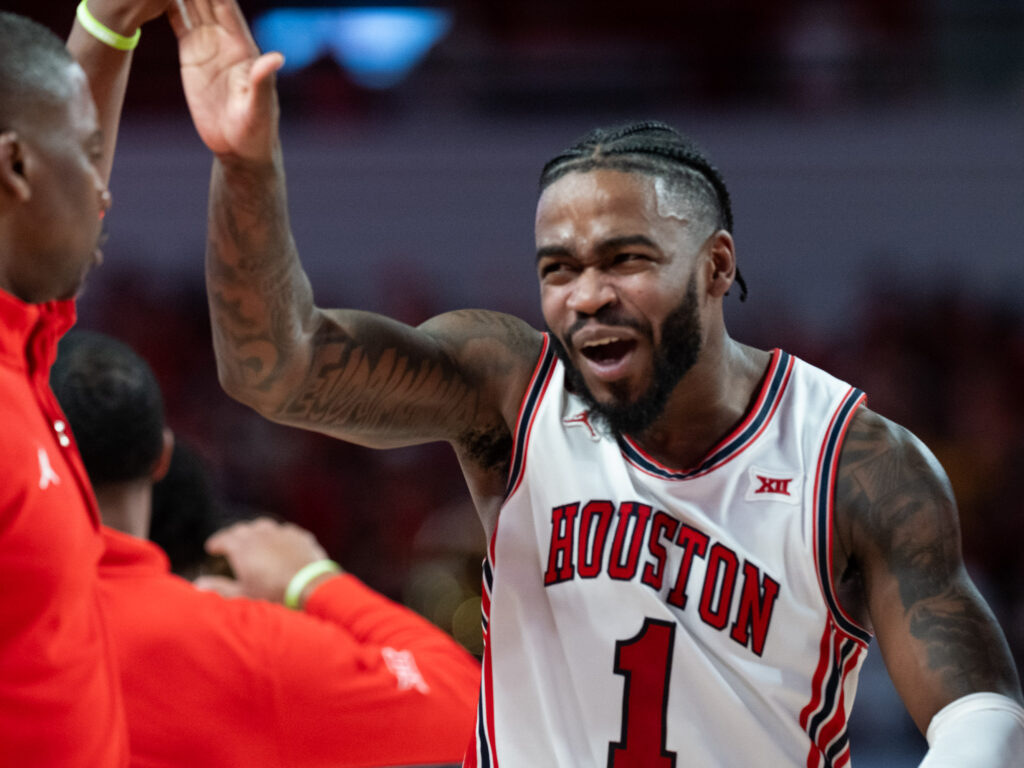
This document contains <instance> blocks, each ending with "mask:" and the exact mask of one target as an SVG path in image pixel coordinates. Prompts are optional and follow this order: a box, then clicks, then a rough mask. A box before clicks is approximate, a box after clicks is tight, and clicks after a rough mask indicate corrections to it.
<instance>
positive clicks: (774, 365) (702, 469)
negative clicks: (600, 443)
mask: <svg viewBox="0 0 1024 768" xmlns="http://www.w3.org/2000/svg"><path fill="white" fill-rule="evenodd" d="M792 371H793V356H792V355H790V354H789V353H788V352H783V351H782V350H781V349H776V350H774V351H773V352H772V360H771V364H770V365H769V367H768V373H767V374H766V375H765V379H764V383H763V385H762V387H761V392H760V393H759V394H758V397H757V400H756V401H755V403H754V407H753V408H751V410H750V412H749V413H748V414H747V417H746V418H745V419H744V420H743V423H741V424H740V425H739V426H738V427H736V429H735V430H733V431H732V433H731V434H730V435H728V436H727V437H726V438H725V439H724V440H722V442H720V443H719V444H718V445H716V446H715V447H714V448H712V449H711V452H710V453H709V454H708V456H707V458H705V459H704V461H702V462H701V463H700V464H698V465H697V466H696V467H694V468H693V469H690V470H686V471H680V470H675V469H670V468H668V467H665V466H663V465H661V464H659V463H658V462H657V461H655V460H654V459H652V458H651V457H650V456H648V455H647V454H646V453H644V452H643V451H642V450H641V449H640V447H639V446H638V445H637V444H636V443H634V442H633V440H632V439H630V438H629V437H628V436H626V435H623V436H622V437H620V439H619V447H620V448H621V449H622V453H623V455H624V456H625V457H626V458H627V459H628V460H629V461H630V462H631V463H632V464H634V465H636V466H637V467H638V468H639V469H642V470H643V471H644V472H647V473H648V474H651V475H655V476H657V477H661V478H664V479H666V480H691V479H693V478H695V477H700V476H701V475H706V474H707V473H708V472H711V471H712V470H714V469H717V468H718V467H720V466H722V465H723V464H726V463H727V462H729V461H731V460H732V459H734V458H736V456H738V455H739V454H740V453H742V452H743V450H744V449H745V448H746V447H747V446H749V445H750V444H751V443H753V442H754V440H756V439H757V437H758V436H759V435H760V434H761V433H762V432H763V431H764V429H765V427H767V426H768V423H769V422H770V421H771V417H772V415H773V414H774V413H775V411H776V409H777V408H778V406H779V402H780V401H781V399H782V393H783V392H784V391H785V389H786V384H787V383H788V382H789V377H790V374H791V373H792Z"/></svg>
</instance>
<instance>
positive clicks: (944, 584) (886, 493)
mask: <svg viewBox="0 0 1024 768" xmlns="http://www.w3.org/2000/svg"><path fill="white" fill-rule="evenodd" d="M836 532H837V534H838V535H837V537H836V541H835V542H834V546H833V557H834V560H833V579H834V580H836V581H837V582H838V583H837V587H838V589H839V591H840V594H841V595H843V597H842V598H841V599H842V601H843V604H844V607H845V608H846V609H847V610H848V611H849V612H850V613H851V615H852V616H853V617H854V618H856V619H858V620H859V621H860V622H861V623H862V624H864V625H865V626H868V627H872V626H873V628H874V631H875V633H876V636H877V638H878V644H879V647H880V649H881V652H882V656H883V658H884V659H885V663H886V667H887V668H888V670H889V674H890V676H891V677H892V680H893V683H894V685H895V686H896V690H897V691H898V692H899V694H900V696H901V697H902V699H903V701H904V703H905V704H906V706H907V709H908V711H909V712H910V715H911V716H912V717H913V719H914V722H915V723H917V726H918V728H920V729H921V731H922V732H924V731H925V730H926V729H927V727H928V724H929V722H930V721H931V719H932V717H933V716H934V715H935V713H936V712H938V711H939V710H940V709H941V708H942V707H944V706H945V705H947V704H949V703H950V702H952V701H954V700H955V699H958V698H960V697H963V696H966V695H968V694H971V693H978V692H984V691H989V692H995V693H999V694H1002V695H1005V696H1008V697H1010V698H1012V699H1014V700H1016V701H1018V702H1019V701H1021V690H1020V683H1019V681H1018V678H1017V673H1016V671H1015V669H1014V664H1013V660H1012V658H1011V655H1010V651H1009V648H1008V646H1007V643H1006V640H1005V638H1004V637H1003V634H1002V632H1001V630H1000V628H999V626H998V624H997V623H996V620H995V618H994V617H993V615H992V613H991V611H990V610H989V608H988V606H987V605H986V604H985V601H984V600H983V599H982V597H981V595H980V594H979V593H978V591H977V589H976V588H975V586H974V584H973V583H972V582H971V579H970V577H969V576H968V575H967V572H966V570H965V568H964V564H963V560H962V555H961V548H960V527H959V522H958V519H957V511H956V502H955V500H954V499H953V493H952V489H951V488H950V485H949V481H948V480H947V478H946V475H945V473H944V472H943V470H942V467H941V466H940V465H939V463H938V461H937V460H936V459H935V457H934V456H933V455H932V454H931V452H930V451H929V450H928V449H927V448H926V447H925V446H924V445H923V444H922V443H921V442H920V441H919V440H918V439H917V438H915V437H914V436H913V435H912V434H910V433H909V432H908V431H907V430H905V429H903V428H901V427H899V426H897V425H895V424H893V423H892V422H890V421H888V420H886V419H884V418H882V417H881V416H879V415H877V414H875V413H873V412H872V411H869V410H868V409H866V408H861V409H860V411H859V412H858V413H857V415H856V416H855V417H854V419H853V421H852V423H851V425H850V430H849V433H848V434H847V437H846V441H845V443H844V446H843V451H842V455H841V457H840V465H839V475H838V479H837V486H836Z"/></svg>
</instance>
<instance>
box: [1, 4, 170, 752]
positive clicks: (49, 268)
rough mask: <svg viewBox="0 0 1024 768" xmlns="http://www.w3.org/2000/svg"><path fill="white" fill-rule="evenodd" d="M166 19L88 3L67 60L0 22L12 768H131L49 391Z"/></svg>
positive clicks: (92, 559) (43, 33) (85, 530)
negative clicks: (140, 57) (155, 26)
mask: <svg viewBox="0 0 1024 768" xmlns="http://www.w3.org/2000/svg"><path fill="white" fill-rule="evenodd" d="M166 5H167V0H91V9H90V6H87V5H86V3H85V2H83V3H82V5H81V7H80V9H79V11H78V21H77V22H76V24H75V26H74V29H73V30H72V33H71V37H70V39H69V40H68V45H67V48H65V47H64V44H63V43H62V42H61V41H60V40H59V39H58V38H57V37H56V36H55V35H54V34H53V33H52V32H50V31H49V30H48V29H46V28H45V27H43V26H41V25H39V24H36V23H35V22H32V21H30V20H29V19H26V18H25V17H23V16H18V15H16V14H12V13H6V12H0V766H4V768H6V767H7V766H33V768H40V767H41V768H71V767H73V768H116V767H118V766H124V765H125V764H126V763H127V757H128V752H127V732H126V728H125V722H124V712H123V708H122V704H121V694H120V688H119V684H118V679H117V668H116V664H115V661H114V655H113V652H112V650H111V645H110V641H109V637H108V631H107V628H106V627H105V625H104V621H103V616H102V611H101V606H100V604H99V599H98V596H97V592H96V585H97V579H98V574H97V563H98V561H99V558H100V555H101V553H102V551H103V542H102V539H101V537H100V531H99V525H100V523H99V515H98V512H97V509H96V502H95V500H94V499H93V495H92V491H91V489H90V487H89V481H88V478H87V477H86V473H85V470H84V469H83V467H82V462H81V460H80V458H79V456H78V453H77V451H76V449H75V445H74V442H73V441H72V439H71V438H70V437H69V435H68V429H67V424H66V422H65V419H64V416H63V414H62V413H61V411H60V408H59V407H58V405H57V401H56V400H55V399H54V397H53V394H52V392H51V391H50V389H49V386H48V385H47V377H48V374H49V368H50V364H51V363H52V362H53V357H54V354H55V353H56V345H57V340H58V339H59V338H60V336H61V334H63V333H64V332H65V331H66V330H67V329H68V328H70V327H71V325H72V324H73V323H74V321H75V305H74V296H75V294H76V293H77V292H78V289H79V287H80V285H81V283H82V281H83V280H84V278H85V274H86V272H87V271H88V270H89V269H90V268H91V267H92V266H94V265H95V264H97V263H98V262H99V259H100V254H99V245H98V243H99V240H100V234H101V226H102V225H101V221H102V219H103V217H104V215H105V213H106V212H107V210H108V208H109V207H110V194H109V192H108V191H107V179H108V177H109V174H110V167H111V157H112V152H113V146H114V138H115V135H116V128H117V121H118V118H119V116H120V109H121V102H122V98H123V94H124V86H125V82H126V80H127V73H128V67H129V65H130V59H131V54H130V47H133V46H134V43H135V42H137V41H138V36H137V35H136V34H134V30H137V29H138V27H139V25H140V24H142V23H143V22H145V21H147V20H149V19H151V18H154V17H155V16H157V15H159V14H160V13H162V12H163V10H164V7H165V6H166ZM111 26H112V27H116V28H118V29H123V30H130V31H132V34H131V37H127V36H124V35H121V34H119V33H118V32H116V31H114V29H112V28H111ZM126 41H127V42H126ZM69 51H70V53H69ZM72 54H73V55H74V56H75V57H78V59H79V61H78V62H76V61H75V59H74V58H72Z"/></svg>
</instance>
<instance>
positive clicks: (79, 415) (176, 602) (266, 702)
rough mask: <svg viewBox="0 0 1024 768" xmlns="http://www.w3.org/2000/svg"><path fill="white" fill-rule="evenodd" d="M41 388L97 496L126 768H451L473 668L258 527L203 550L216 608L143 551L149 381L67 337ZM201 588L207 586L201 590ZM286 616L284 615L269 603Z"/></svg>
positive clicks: (270, 526) (163, 561) (111, 343)
mask: <svg viewBox="0 0 1024 768" xmlns="http://www.w3.org/2000/svg"><path fill="white" fill-rule="evenodd" d="M51 381H52V385H53V389H54V392H55V393H56V395H57V397H58V399H59V400H60V402H61V405H62V406H63V408H64V411H65V413H66V414H67V416H68V421H69V423H70V425H71V430H72V432H73V433H74V435H75V439H76V440H77V442H78V444H79V446H80V448H81V451H82V456H83V460H84V462H85V466H86V467H87V469H88V471H89V473H90V476H91V477H92V480H93V483H94V485H95V487H96V493H97V498H98V499H99V503H100V511H101V514H102V516H103V519H104V522H106V523H113V524H115V525H117V526H118V527H119V528H121V529H122V530H121V531H118V530H113V529H111V528H105V529H104V533H103V535H104V540H105V543H106V551H105V553H104V555H103V560H102V562H101V564H100V576H101V579H100V582H101V584H100V601H101V604H102V606H103V608H104V611H105V612H106V614H107V617H108V621H109V624H110V627H111V631H112V636H113V642H114V646H115V649H116V652H117V655H118V659H119V661H120V665H121V668H122V676H123V681H124V699H125V708H126V711H127V718H128V730H129V736H130V743H131V752H132V765H134V766H140V767H141V766H146V767H147V768H157V767H160V768H162V767H164V766H166V768H172V766H186V765H187V766H190V768H214V767H221V766H222V767H223V768H229V767H230V768H234V767H235V766H239V765H258V766H261V768H266V767H272V766H281V767H282V768H284V767H285V766H288V767H290V768H303V767H309V768H313V767H314V766H324V768H326V767H327V766H331V767H332V768H340V767H341V766H395V765H412V764H417V765H422V764H432V765H435V764H438V763H455V762H458V761H460V760H461V758H462V755H463V752H464V750H465V746H466V744H467V743H468V741H469V737H470V734H471V731H472V727H473V718H474V710H475V705H476V698H477V687H478V685H479V666H478V664H477V663H476V661H475V660H474V659H473V658H472V657H471V656H469V654H467V653H466V652H465V651H463V650H462V649H461V648H460V647H459V646H458V645H457V644H456V643H455V642H454V641H453V640H451V639H450V638H449V637H448V636H446V635H445V634H444V633H443V632H441V631H440V630H438V629H437V628H436V627H434V626H432V625H431V624H429V623H428V622H427V621H425V620H424V619H422V618H420V617H419V616H417V615H415V614H414V613H412V612H411V611H409V610H407V609H405V608H403V607H401V606H399V605H396V604H395V603H393V602H391V601H389V600H387V599H386V598H384V597H382V596H381V595H379V594H377V593H375V592H373V591H372V590H370V589H369V588H367V587H366V586H365V585H363V584H362V583H361V582H360V581H359V580H358V579H356V578H355V577H354V576H352V575H349V574H344V573H342V572H341V570H340V568H338V567H337V566H336V565H335V564H333V563H331V561H329V560H327V559H326V553H325V552H324V550H323V549H322V548H321V547H320V545H319V544H317V542H316V540H315V539H314V538H313V536H312V535H311V534H309V533H308V532H306V531H303V530H302V529H300V528H297V527H296V526H293V525H287V524H286V525H281V524H278V523H276V522H273V521H270V520H267V519H262V520H257V521H254V522H248V523H239V524H236V525H234V526H232V527H231V528H228V529H226V530H224V531H222V532H220V533H218V534H217V535H215V536H214V537H213V539H211V542H210V544H209V548H210V549H211V550H212V551H215V552H217V553H220V554H223V555H225V556H226V557H227V559H228V561H229V562H230V564H231V566H232V569H233V571H234V573H235V575H236V577H237V580H235V581H230V582H220V583H219V585H218V586H219V587H220V588H221V589H223V590H225V591H230V592H231V593H232V594H247V595H250V596H255V597H262V598H265V599H262V600H254V599H228V598H226V597H224V596H222V595H221V594H217V593H215V592H212V591H202V590H199V589H197V588H196V587H195V586H194V585H193V584H191V583H190V582H188V581H186V580H184V579H181V578H179V577H177V576H174V575H172V574H171V573H169V570H168V563H167V558H166V556H165V555H164V553H163V552H162V551H161V550H160V549H159V548H157V547H156V546H155V545H153V544H152V543H150V542H148V541H144V540H142V539H140V538H138V537H137V536H133V535H129V534H128V533H127V531H131V532H135V533H137V534H141V535H144V532H145V531H146V529H148V525H149V514H150V497H151V489H152V484H153V481H154V477H155V476H158V475H159V474H160V473H161V472H162V471H163V469H164V468H166V466H167V461H168V456H169V455H170V448H171V444H172V443H171V440H170V438H169V433H168V432H167V430H166V428H165V427H164V423H163V409H162V403H161V398H160V392H159V389H158V387H157V384H156V381H155V378H154V377H153V374H152V372H151V371H150V369H149V367H148V366H147V365H146V363H145V362H144V361H143V360H142V359H141V358H139V357H138V356H137V355H136V354H135V353H134V352H132V351H131V350H130V349H129V348H128V347H127V346H125V345H124V344H121V343H120V342H117V341H115V340H113V339H111V338H109V337H107V336H103V335H100V334H92V333H85V332H75V333H73V334H70V335H69V336H68V338H67V339H65V341H63V342H62V343H61V346H60V354H59V355H58V359H57V362H56V364H55V365H54V368H53V373H52V378H51ZM207 583H208V584H209V583H212V582H207ZM286 597H287V599H288V600H289V602H290V604H291V605H293V606H294V607H295V608H296V610H288V609H287V608H285V607H283V606H281V605H275V604H273V602H272V601H274V602H283V601H285V599H286Z"/></svg>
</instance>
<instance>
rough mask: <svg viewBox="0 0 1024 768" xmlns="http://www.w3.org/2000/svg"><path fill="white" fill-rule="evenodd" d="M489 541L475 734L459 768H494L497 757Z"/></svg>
mask: <svg viewBox="0 0 1024 768" xmlns="http://www.w3.org/2000/svg"><path fill="white" fill-rule="evenodd" d="M496 537H497V530H495V532H494V535H493V536H492V537H491V542H490V546H489V548H488V553H487V556H486V557H484V562H483V579H482V582H483V583H482V585H481V586H482V590H481V595H480V622H481V630H482V633H483V640H484V656H483V663H482V664H481V670H480V698H479V700H478V701H477V709H476V730H475V731H474V733H473V738H472V740H471V741H470V744H469V749H468V750H467V751H466V759H465V761H464V762H463V768H498V756H497V754H496V750H495V744H494V693H493V680H492V668H493V663H492V662H491V635H490V618H491V592H492V590H493V589H494V569H493V567H492V565H491V564H492V562H493V559H494V540H495V538H496Z"/></svg>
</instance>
